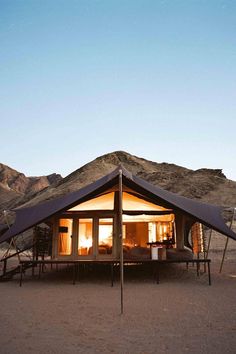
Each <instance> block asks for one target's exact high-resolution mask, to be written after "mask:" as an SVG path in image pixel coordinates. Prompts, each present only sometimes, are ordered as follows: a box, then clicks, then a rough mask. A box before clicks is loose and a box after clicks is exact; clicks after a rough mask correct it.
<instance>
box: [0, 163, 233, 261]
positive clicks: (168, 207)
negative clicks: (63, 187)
mask: <svg viewBox="0 0 236 354" xmlns="http://www.w3.org/2000/svg"><path fill="white" fill-rule="evenodd" d="M119 171H121V173H122V185H123V191H124V192H123V198H124V201H125V198H129V199H127V200H128V201H129V203H131V202H132V203H133V204H132V203H131V204H132V205H134V206H135V203H136V201H140V207H139V208H136V207H134V208H133V209H132V208H128V209H127V210H125V205H126V204H127V203H126V204H125V203H123V214H125V215H126V216H127V220H129V219H128V218H134V219H135V217H136V218H138V216H140V217H141V215H142V217H143V220H145V219H144V216H145V215H146V218H147V216H148V217H149V218H150V217H151V216H152V218H153V219H152V220H157V219H158V218H160V220H161V217H162V218H163V217H164V216H165V217H166V220H169V223H172V224H174V225H175V234H176V235H175V237H176V240H175V243H176V246H175V247H177V248H181V247H182V248H183V247H184V242H185V241H184V238H185V237H186V233H187V232H188V231H189V229H190V227H191V226H192V225H193V224H194V223H195V222H200V223H202V224H204V225H206V226H208V227H209V228H212V229H214V230H216V231H218V232H220V233H221V234H223V235H225V236H227V237H230V238H232V239H234V240H236V234H235V233H234V232H233V231H232V230H231V229H230V228H229V227H228V226H227V225H226V224H225V222H224V220H223V218H222V216H221V213H222V208H221V207H218V206H214V205H210V204H205V203H200V202H198V201H195V200H192V199H188V198H185V197H182V196H180V195H177V194H174V193H171V192H169V191H166V190H164V189H162V188H160V187H157V186H153V185H151V184H150V183H148V182H146V181H144V180H143V179H141V178H139V177H137V176H135V175H133V174H132V173H130V172H129V171H127V170H126V169H125V168H124V167H122V166H121V167H118V168H117V169H115V170H114V171H112V172H111V173H109V174H108V175H106V176H104V177H102V178H101V179H99V180H97V181H95V182H94V183H92V184H90V185H88V186H86V187H84V188H81V189H80V190H78V191H75V192H72V193H69V194H67V195H65V196H63V197H60V198H57V199H54V200H51V201H47V202H45V203H43V204H39V205H36V206H33V207H27V208H18V209H16V210H15V212H16V219H15V223H14V224H13V225H12V226H11V228H10V229H9V230H8V231H7V232H6V233H4V234H3V235H2V236H1V238H0V243H1V242H4V241H7V240H9V239H11V238H12V237H14V236H16V235H18V234H20V233H22V232H24V231H26V230H28V229H30V228H32V227H33V226H35V225H38V224H40V223H41V222H43V221H47V220H49V221H50V222H51V223H52V224H53V225H54V226H53V228H54V236H53V237H54V244H55V245H54V248H55V252H54V257H57V256H58V253H57V250H58V247H59V242H61V241H60V240H59V239H58V237H61V240H62V236H63V235H60V236H59V234H60V232H59V231H60V230H62V229H63V227H64V228H65V227H66V228H67V229H68V223H67V224H66V226H64V224H63V220H64V221H65V220H67V221H68V220H69V218H70V220H72V221H71V222H72V224H73V225H72V224H71V228H70V232H71V234H72V233H73V234H74V232H76V233H77V237H79V236H78V234H79V233H80V232H82V231H81V230H82V229H83V227H82V226H83V225H84V224H83V225H82V224H81V225H80V224H79V222H80V221H78V220H82V219H83V220H88V218H90V219H91V220H92V219H93V221H94V223H93V224H91V225H92V226H91V229H92V231H91V232H94V233H95V234H97V235H99V232H100V230H103V232H105V233H106V232H108V229H109V228H108V224H107V223H106V221H107V220H111V219H112V224H113V226H114V228H116V225H119V222H118V220H117V218H118V204H119V203H117V198H119V194H118V184H119ZM104 196H106V200H105V197H104ZM99 198H100V199H99ZM102 198H103V199H102ZM109 198H113V202H112V203H113V204H112V207H111V208H110V209H109V210H101V209H99V207H98V208H96V207H95V208H93V207H91V209H93V210H88V208H89V205H92V202H93V201H96V202H99V203H100V201H101V200H102V203H103V204H101V203H100V204H99V205H102V208H103V206H104V205H105V204H104V203H109ZM91 201H92V202H91ZM89 202H90V204H89ZM86 203H87V204H86ZM127 205H128V204H127ZM83 206H84V208H85V209H84V210H83ZM116 207H117V209H116ZM105 209H106V208H105ZM116 211H117V212H116ZM99 213H100V214H99ZM150 215H151V216H150ZM168 215H172V216H173V217H172V219H171V217H170V216H169V217H168ZM76 217H78V220H77V221H76ZM154 217H155V218H156V219H155V218H154ZM86 218H87V219H86ZM96 218H97V219H96ZM99 218H100V219H99ZM90 219H89V220H90ZM60 220H62V221H60ZM97 220H98V221H97ZM99 220H101V225H100V224H99V222H100V221H99ZM150 220H151V219H150ZM163 220H164V219H163ZM60 222H61V224H60ZM76 222H77V224H76ZM84 222H85V221H84ZM75 224H76V225H77V226H76V227H75ZM143 224H144V222H143ZM149 224H150V222H149V223H147V225H149ZM159 224H160V225H161V222H159ZM159 224H158V225H159ZM94 225H95V226H94ZM96 225H97V231H96ZM127 225H128V221H127ZM140 225H141V223H140ZM87 226H88V225H87ZM87 226H86V227H87ZM84 227H85V226H84ZM129 227H130V228H131V226H129ZM160 227H161V226H160ZM148 228H149V226H148ZM58 230H59V231H58ZM143 230H144V229H143ZM149 231H150V230H149V229H148V231H147V232H149ZM173 232H174V231H173V230H171V233H173ZM112 235H113V236H112V237H117V235H118V232H117V233H116V231H114V230H113V231H112ZM91 237H92V240H93V241H91V242H94V235H93V236H91ZM98 237H99V236H98ZM107 237H108V236H107ZM146 241H148V240H145V242H146ZM73 242H74V243H73ZM73 242H72V243H73V245H72V246H73V247H75V248H76V247H77V248H78V244H79V242H80V241H79V240H77V241H73ZM96 242H99V241H96ZM113 242H114V244H115V241H114V240H113ZM117 244H118V243H117ZM72 246H71V247H72ZM96 247H97V249H98V247H99V245H97V246H96ZM96 247H95V250H93V251H92V252H95V251H96ZM97 252H98V250H97ZM98 253H99V252H98ZM118 253H119V252H117V256H118ZM94 254H95V253H93V256H94ZM112 254H113V256H114V253H113V251H112ZM70 255H71V257H72V256H75V252H74V253H73V252H72V251H71V254H70ZM67 256H68V254H67ZM76 256H77V257H78V256H83V254H78V253H76Z"/></svg>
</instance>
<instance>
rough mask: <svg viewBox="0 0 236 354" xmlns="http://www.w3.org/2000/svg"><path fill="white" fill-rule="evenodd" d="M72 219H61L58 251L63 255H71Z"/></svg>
mask: <svg viewBox="0 0 236 354" xmlns="http://www.w3.org/2000/svg"><path fill="white" fill-rule="evenodd" d="M72 226H73V220H72V219H60V220H59V237H58V251H59V255H61V256H69V255H71V246H72V237H71V236H72Z"/></svg>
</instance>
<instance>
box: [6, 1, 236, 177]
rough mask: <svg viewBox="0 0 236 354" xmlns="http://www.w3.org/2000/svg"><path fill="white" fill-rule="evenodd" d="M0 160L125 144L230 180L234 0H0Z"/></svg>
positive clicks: (19, 165) (63, 156)
mask: <svg viewBox="0 0 236 354" xmlns="http://www.w3.org/2000/svg"><path fill="white" fill-rule="evenodd" d="M0 129H1V135H0V162H1V163H4V164H6V165H8V166H10V167H12V168H14V169H16V170H18V171H20V172H23V173H24V174H26V175H27V176H39V175H48V174H51V173H53V172H56V173H61V174H62V175H63V176H66V175H68V174H69V173H71V172H73V171H74V170H76V169H77V168H79V167H81V166H82V165H84V164H85V163H87V162H89V161H91V160H93V159H94V158H96V157H98V156H100V155H103V154H106V153H109V152H112V151H115V150H123V151H127V152H129V153H131V154H134V155H136V156H140V157H143V158H146V159H149V160H152V161H156V162H168V163H175V164H177V165H181V166H184V167H187V168H191V169H194V170H195V169H199V168H204V167H207V168H221V169H223V172H224V173H225V174H226V176H227V177H228V178H230V179H233V180H236V160H235V154H236V134H235V132H236V1H235V0H166V1H165V0H100V1H99V0H44V1H40V0H0Z"/></svg>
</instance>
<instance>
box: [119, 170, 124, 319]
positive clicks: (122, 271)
mask: <svg viewBox="0 0 236 354" xmlns="http://www.w3.org/2000/svg"><path fill="white" fill-rule="evenodd" d="M122 197H123V193H122V170H119V232H120V235H119V236H120V313H121V315H122V314H123V312H124V257H123V206H122Z"/></svg>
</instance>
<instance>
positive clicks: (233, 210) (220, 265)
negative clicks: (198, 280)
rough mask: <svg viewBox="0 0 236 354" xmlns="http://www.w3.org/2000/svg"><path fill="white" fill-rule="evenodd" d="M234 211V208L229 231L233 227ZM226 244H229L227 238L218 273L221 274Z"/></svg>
mask: <svg viewBox="0 0 236 354" xmlns="http://www.w3.org/2000/svg"><path fill="white" fill-rule="evenodd" d="M235 210H236V208H234V209H233V215H232V219H231V222H230V226H229V228H230V229H232V226H233V221H234V214H235ZM228 242H229V238H228V237H227V240H226V242H225V248H224V252H223V257H222V261H221V265H220V271H219V273H221V271H222V268H223V264H224V260H225V254H226V251H227V247H228Z"/></svg>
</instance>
